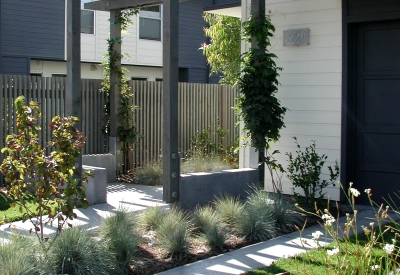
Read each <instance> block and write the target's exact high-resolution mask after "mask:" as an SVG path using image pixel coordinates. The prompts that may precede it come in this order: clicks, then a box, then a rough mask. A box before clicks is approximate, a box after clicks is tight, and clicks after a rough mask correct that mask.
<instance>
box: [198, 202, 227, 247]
mask: <svg viewBox="0 0 400 275" xmlns="http://www.w3.org/2000/svg"><path fill="white" fill-rule="evenodd" d="M191 216H192V223H193V225H194V227H195V230H198V231H199V232H200V236H201V237H203V238H204V239H205V240H206V242H207V244H208V245H209V246H211V247H212V248H221V247H223V246H224V245H225V241H226V239H227V234H226V230H225V228H224V224H223V222H222V220H221V218H220V216H219V215H218V214H217V213H216V212H215V210H214V209H213V208H212V207H211V206H204V207H196V208H195V209H194V210H193V211H192V213H191Z"/></svg>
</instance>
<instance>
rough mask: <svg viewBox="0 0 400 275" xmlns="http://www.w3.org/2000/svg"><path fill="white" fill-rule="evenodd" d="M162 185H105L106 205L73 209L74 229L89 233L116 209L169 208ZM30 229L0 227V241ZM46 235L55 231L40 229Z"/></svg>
mask: <svg viewBox="0 0 400 275" xmlns="http://www.w3.org/2000/svg"><path fill="white" fill-rule="evenodd" d="M162 192H163V188H162V186H146V185H137V184H128V183H111V184H108V185H107V203H102V204H96V205H91V206H89V207H87V208H86V209H83V208H80V209H75V210H74V212H75V213H76V214H77V216H78V217H77V218H76V219H74V220H72V221H71V223H72V224H73V226H86V227H87V228H88V229H89V230H92V229H96V228H97V227H98V226H99V225H100V223H101V221H102V219H104V218H105V217H108V216H110V215H112V213H113V212H115V211H116V210H118V209H119V208H124V209H126V210H127V211H129V212H140V211H142V210H144V209H146V208H147V207H150V206H156V205H158V206H160V207H163V208H166V209H168V208H169V204H166V203H164V202H163V200H162ZM32 228H33V226H32V224H31V222H30V221H29V220H28V221H26V222H22V221H18V222H13V223H9V224H4V225H2V226H0V238H2V239H8V236H9V234H11V233H20V234H29V231H30V230H31V229H32ZM43 232H44V234H45V235H46V236H49V235H51V234H54V233H55V232H56V229H55V228H54V227H51V226H47V227H46V228H44V230H43Z"/></svg>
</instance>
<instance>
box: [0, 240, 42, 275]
mask: <svg viewBox="0 0 400 275" xmlns="http://www.w3.org/2000/svg"><path fill="white" fill-rule="evenodd" d="M38 249H39V246H38V245H37V243H35V242H34V241H33V240H32V239H30V238H27V237H23V236H20V235H11V242H9V243H4V244H2V245H0V270H1V274H3V275H15V274H32V275H35V274H39V268H38V259H37V258H36V256H35V254H36V253H35V252H37V251H38Z"/></svg>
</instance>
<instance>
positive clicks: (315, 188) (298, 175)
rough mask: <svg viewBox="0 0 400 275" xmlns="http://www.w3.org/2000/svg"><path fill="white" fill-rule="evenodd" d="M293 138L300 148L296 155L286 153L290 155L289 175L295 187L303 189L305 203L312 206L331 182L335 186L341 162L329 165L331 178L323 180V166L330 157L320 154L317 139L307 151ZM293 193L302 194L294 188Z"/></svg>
mask: <svg viewBox="0 0 400 275" xmlns="http://www.w3.org/2000/svg"><path fill="white" fill-rule="evenodd" d="M293 139H294V140H295V143H296V146H297V148H298V150H297V151H296V154H297V156H296V157H295V156H293V155H292V153H286V155H287V156H288V157H289V160H288V162H289V165H288V168H287V172H288V175H287V177H288V178H289V179H290V180H291V182H292V184H293V186H294V187H300V188H301V189H302V190H303V192H304V202H305V205H307V206H310V205H312V204H313V203H314V201H315V200H316V199H318V198H319V199H321V200H322V199H323V196H324V193H323V188H325V187H327V186H328V185H330V184H332V185H333V186H335V181H336V180H337V178H338V177H339V164H338V163H337V161H336V162H335V166H334V168H332V166H328V169H329V177H330V179H329V180H326V179H324V180H321V173H322V168H323V167H324V165H325V162H326V159H327V158H328V157H327V156H326V155H325V154H323V155H321V156H320V155H318V153H317V152H316V145H315V140H314V141H312V143H311V145H310V146H309V147H306V148H305V151H302V150H301V147H300V145H299V143H298V142H297V138H296V137H293ZM293 193H294V194H295V195H296V196H298V197H300V196H301V195H300V194H298V193H297V192H296V191H295V189H294V188H293Z"/></svg>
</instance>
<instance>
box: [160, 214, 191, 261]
mask: <svg viewBox="0 0 400 275" xmlns="http://www.w3.org/2000/svg"><path fill="white" fill-rule="evenodd" d="M190 232H191V226H190V221H189V217H188V216H187V215H186V214H185V213H184V212H182V211H179V210H176V209H171V210H170V211H169V212H168V213H167V214H165V216H164V217H163V218H162V221H161V223H160V226H159V227H158V229H157V230H156V234H157V241H158V243H159V244H160V246H161V247H162V248H163V249H165V250H166V251H167V252H168V253H169V254H171V255H175V256H182V255H184V254H187V252H188V237H189V235H190Z"/></svg>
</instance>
